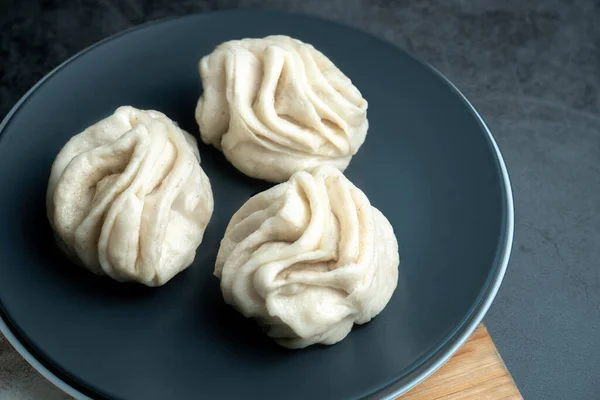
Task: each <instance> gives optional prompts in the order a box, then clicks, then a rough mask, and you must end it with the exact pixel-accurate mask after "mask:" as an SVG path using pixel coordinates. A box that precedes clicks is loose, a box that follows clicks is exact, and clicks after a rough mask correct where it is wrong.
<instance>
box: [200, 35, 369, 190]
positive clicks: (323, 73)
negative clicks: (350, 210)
mask: <svg viewBox="0 0 600 400" xmlns="http://www.w3.org/2000/svg"><path fill="white" fill-rule="evenodd" d="M199 67H200V76H201V78H202V85H203V87H204V93H203V95H202V97H200V100H199V101H198V105H197V108H196V120H197V122H198V125H199V126H200V135H201V138H202V140H203V141H204V142H205V143H208V144H212V145H213V146H215V147H216V148H218V149H221V150H222V151H223V153H224V154H225V156H226V157H227V159H228V160H229V161H230V162H231V163H232V164H233V165H234V166H235V167H236V168H237V169H239V170H240V171H242V172H243V173H244V174H246V175H248V176H251V177H254V178H259V179H265V180H268V181H273V182H282V181H285V180H287V179H288V178H289V177H290V176H291V175H292V174H293V173H294V172H296V171H306V170H310V169H312V168H314V167H316V166H319V165H332V166H335V167H336V168H338V169H340V170H341V171H343V170H344V169H345V168H346V167H347V166H348V163H349V162H350V159H351V158H352V156H353V155H354V154H356V152H357V151H358V148H359V147H360V146H361V145H362V143H363V142H364V140H365V136H366V134H367V129H368V125H369V124H368V121H367V101H366V100H365V99H364V98H363V97H362V96H361V94H360V92H359V91H358V89H357V88H356V87H355V86H354V85H353V84H352V82H351V81H350V79H349V78H347V77H346V76H345V75H344V74H343V73H342V72H341V71H340V70H339V69H338V68H337V67H336V66H335V65H334V64H333V63H332V62H331V61H330V60H329V59H328V58H327V57H325V56H324V55H323V54H322V53H321V52H319V51H318V50H316V49H315V48H314V47H313V46H311V45H309V44H306V43H303V42H301V41H299V40H296V39H292V38H290V37H287V36H268V37H266V38H264V39H243V40H233V41H230V42H226V43H223V44H221V45H220V46H218V47H217V48H216V49H215V51H213V52H212V53H211V54H209V55H208V56H205V57H203V58H202V60H201V61H200V66H199Z"/></svg>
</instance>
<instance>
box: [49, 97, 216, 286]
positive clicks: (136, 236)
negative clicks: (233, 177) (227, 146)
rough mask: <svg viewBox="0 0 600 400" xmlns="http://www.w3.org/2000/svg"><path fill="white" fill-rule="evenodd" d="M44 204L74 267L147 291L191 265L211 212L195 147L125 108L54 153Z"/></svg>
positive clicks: (161, 118)
mask: <svg viewBox="0 0 600 400" xmlns="http://www.w3.org/2000/svg"><path fill="white" fill-rule="evenodd" d="M46 204H47V211H48V219H49V220H50V224H51V225H52V227H53V228H54V231H55V233H56V237H57V242H58V243H59V245H60V247H61V249H62V250H63V251H64V252H66V253H67V255H69V256H70V257H71V258H72V259H73V260H75V261H76V262H78V263H79V264H81V265H83V266H85V267H86V268H88V269H89V270H91V271H92V272H94V273H96V274H100V275H108V276H110V277H111V278H113V279H116V280H118V281H137V282H140V283H143V284H145V285H148V286H160V285H163V284H165V283H166V282H167V281H169V280H170V279H171V278H173V277H174V276H175V275H176V274H178V273H179V272H181V271H182V270H184V269H185V268H187V267H188V266H189V265H190V264H191V263H192V261H193V260H194V257H195V253H196V248H197V247H198V246H199V245H200V243H201V242H202V236H203V234H204V230H205V228H206V226H207V224H208V222H209V220H210V217H211V215H212V212H213V196H212V190H211V186H210V182H209V180H208V177H207V176H206V174H205V173H204V171H203V170H202V168H201V167H200V155H199V153H198V148H197V143H196V140H195V139H194V138H193V137H192V136H191V135H190V134H189V133H187V132H185V131H183V130H182V129H180V128H179V127H178V126H177V125H175V123H174V122H173V121H171V120H170V119H169V118H167V116H165V115H164V114H162V113H160V112H157V111H143V110H138V109H135V108H133V107H129V106H124V107H120V108H118V109H117V110H116V111H115V112H114V114H112V115H111V116H109V117H108V118H106V119H104V120H102V121H100V122H98V123H96V124H94V125H92V126H90V127H89V128H87V129H86V130H84V131H83V132H81V133H79V134H78V135H75V136H74V137H72V138H71V140H69V142H67V144H66V145H65V146H64V147H63V148H62V149H61V151H60V152H59V154H58V156H57V157H56V160H55V161H54V164H53V165H52V172H51V175H50V181H49V183H48V191H47V198H46Z"/></svg>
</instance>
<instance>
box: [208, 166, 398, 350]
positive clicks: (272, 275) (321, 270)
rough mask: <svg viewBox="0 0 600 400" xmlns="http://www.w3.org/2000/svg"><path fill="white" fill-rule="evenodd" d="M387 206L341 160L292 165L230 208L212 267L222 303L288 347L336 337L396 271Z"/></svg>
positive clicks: (373, 303)
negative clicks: (305, 167)
mask: <svg viewBox="0 0 600 400" xmlns="http://www.w3.org/2000/svg"><path fill="white" fill-rule="evenodd" d="M399 262H400V260H399V255H398V243H397V241H396V237H395V236H394V231H393V229H392V226H391V225H390V223H389V222H388V220H387V219H386V218H385V216H384V215H383V214H382V213H381V212H380V211H379V210H377V209H376V208H375V207H373V206H371V204H370V203H369V200H368V199H367V197H366V196H365V194H364V193H363V192H362V191H361V190H359V189H358V188H356V187H355V186H354V185H353V184H352V183H351V182H350V181H349V180H348V179H347V178H346V177H345V176H344V175H343V174H342V173H341V172H340V171H339V170H337V169H336V168H333V167H329V166H323V167H319V168H317V169H316V170H314V171H313V172H312V173H308V172H298V173H296V174H294V175H293V176H292V177H291V179H290V180H289V181H288V182H285V183H281V184H279V185H277V186H275V187H273V188H271V189H269V190H267V191H265V192H262V193H259V194H258V195H256V196H254V197H252V198H251V199H250V200H248V201H247V202H246V203H245V204H244V205H243V206H242V207H241V208H240V209H239V210H238V211H237V212H236V213H235V214H234V216H233V217H232V218H231V221H230V222H229V225H228V227H227V230H226V232H225V236H224V238H223V240H222V241H221V248H220V249H219V253H218V256H217V262H216V266H215V275H216V276H217V277H219V278H220V279H221V290H222V292H223V297H224V299H225V301H226V302H227V303H228V304H231V305H233V306H234V307H235V308H236V309H238V310H239V311H240V312H241V313H242V314H244V316H246V317H253V318H256V319H257V320H258V321H259V323H260V324H261V325H263V326H264V328H265V330H266V332H267V334H268V335H269V336H271V337H273V338H274V339H275V340H276V341H277V342H278V343H279V344H280V345H282V346H285V347H289V348H301V347H306V346H309V345H311V344H314V343H324V344H333V343H336V342H339V341H340V340H342V339H343V338H344V337H346V335H347V334H348V333H349V332H350V330H351V329H352V326H353V324H354V323H357V324H364V323H366V322H368V321H369V320H371V318H373V317H374V316H376V315H377V314H379V312H381V310H383V308H384V307H385V305H386V304H387V303H388V301H389V300H390V298H391V296H392V293H393V292H394V290H395V288H396V284H397V281H398V264H399Z"/></svg>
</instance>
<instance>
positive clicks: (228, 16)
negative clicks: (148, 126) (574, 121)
mask: <svg viewBox="0 0 600 400" xmlns="http://www.w3.org/2000/svg"><path fill="white" fill-rule="evenodd" d="M269 34H286V35H290V36H293V37H296V38H298V39H301V40H303V41H306V42H308V43H311V44H313V45H315V47H316V48H317V49H319V50H321V51H322V52H324V53H325V54H326V55H327V56H329V57H330V58H331V60H332V61H333V62H334V63H336V64H337V65H338V66H339V67H340V69H341V70H342V71H343V72H344V73H345V74H347V75H348V76H349V77H350V78H351V79H352V80H353V82H354V83H355V84H356V86H357V87H358V88H359V89H360V90H361V92H362V93H363V95H364V97H365V98H366V99H367V100H368V101H369V110H368V118H369V122H370V129H369V133H368V135H367V140H366V142H365V144H364V145H363V146H362V148H361V149H360V151H359V152H358V154H357V155H356V156H355V157H354V158H353V160H352V162H351V164H350V167H349V168H348V169H347V171H346V174H347V176H348V177H349V178H350V179H351V180H352V181H353V182H354V183H355V184H356V185H357V186H358V187H359V188H361V189H362V190H363V191H364V192H365V193H366V194H367V195H368V197H369V199H370V200H371V202H372V204H373V205H375V206H376V207H377V208H379V209H380V210H381V211H382V212H383V213H384V214H385V215H386V216H387V217H388V219H389V220H390V222H391V223H392V225H393V226H394V230H395V232H396V235H397V238H398V243H399V248H400V258H401V263H400V278H399V283H398V288H397V290H396V292H395V294H394V296H393V298H392V300H391V301H390V303H389V304H388V306H387V308H386V309H385V310H384V311H383V312H382V313H381V314H380V315H379V316H378V317H377V318H375V319H374V320H373V321H372V322H370V323H368V324H367V325H365V326H362V327H355V329H354V330H353V332H352V333H351V334H350V335H349V336H348V337H347V338H346V339H345V340H344V341H342V342H340V343H339V344H337V345H335V346H330V347H319V346H313V347H311V348H308V349H305V350H301V351H289V350H285V349H282V348H279V347H278V346H276V345H275V344H273V343H272V342H271V341H270V340H269V339H268V338H266V337H264V336H263V335H262V333H261V332H260V330H259V329H258V327H256V326H255V324H254V323H253V322H252V321H249V320H245V319H244V318H242V317H241V316H239V315H238V314H237V313H236V312H235V311H233V310H232V309H231V308H230V307H228V306H226V305H225V304H224V303H223V301H222V297H221V294H220V290H219V282H218V280H217V279H216V278H214V277H213V276H212V271H213V266H214V261H215V257H216V253H217V249H218V246H219V242H220V239H221V237H222V236H223V233H224V230H225V227H226V225H227V223H228V221H229V219H230V217H231V216H232V214H233V213H234V212H235V211H236V210H237V209H238V208H239V207H240V206H241V205H242V204H243V203H244V202H245V201H246V200H247V199H248V198H249V197H250V196H251V195H253V194H255V193H256V192H258V191H261V190H264V189H266V188H267V187H269V186H270V185H269V184H267V183H264V182H260V181H256V180H253V179H249V178H247V177H245V176H244V175H242V174H241V173H239V172H237V171H236V170H235V169H234V168H233V167H231V166H230V165H229V164H228V162H227V161H226V160H225V159H224V157H223V156H222V155H221V154H220V153H219V152H218V151H216V150H214V149H213V148H211V147H209V146H206V145H204V144H200V153H201V157H202V167H203V168H204V170H205V171H206V173H207V174H208V176H209V177H210V179H211V183H212V187H213V191H214V196H215V212H214V215H213V218H212V220H211V222H210V225H209V227H208V229H207V231H206V234H205V239H204V242H203V243H202V245H201V246H200V248H199V249H198V252H197V256H196V259H195V261H194V263H193V265H192V266H191V267H190V268H189V269H188V270H186V271H185V272H183V273H181V274H180V275H179V276H177V277H176V278H174V279H173V280H172V281H171V282H169V283H168V284H167V285H166V286H164V287H162V288H158V289H150V288H145V287H141V286H139V285H134V284H119V283H116V282H113V281H111V280H109V279H106V278H99V277H96V276H93V275H92V274H90V273H88V272H86V271H84V270H82V269H79V268H77V267H74V266H72V265H71V264H70V263H69V262H68V261H67V259H66V258H65V257H64V256H63V255H62V254H61V252H60V251H59V250H58V248H57V247H56V245H55V243H54V240H53V237H52V231H51V229H50V227H49V224H48V222H47V219H46V212H45V190H46V185H47V179H48V176H49V173H50V167H51V164H52V161H53V160H54V157H55V156H56V154H57V153H58V151H59V150H60V148H61V147H62V146H63V144H64V143H65V142H66V141H67V140H68V139H69V138H70V137H71V136H72V135H74V134H76V133H78V132H80V131H81V130H83V129H84V128H85V127H86V126H88V125H90V124H92V123H94V122H96V121H98V120H99V119H101V118H103V117H105V116H107V115H109V114H110V113H112V112H113V111H114V109H115V108H117V107H118V106H120V105H125V104H128V105H133V106H135V107H139V108H152V109H157V110H160V111H162V112H164V113H166V114H167V115H168V116H169V117H171V118H172V119H174V120H176V121H178V122H179V124H180V125H181V126H182V127H183V128H184V129H186V130H187V131H189V132H192V133H195V134H197V133H198V128H197V125H196V123H195V121H194V108H195V106H196V102H197V100H198V96H199V95H200V93H201V90H202V88H201V83H200V78H199V75H198V70H197V63H198V60H199V59H200V58H201V57H202V56H203V55H206V54H208V53H210V52H211V51H212V50H213V49H214V47H215V46H216V45H218V44H219V43H221V42H223V41H226V40H231V39H239V38H243V37H262V36H266V35H269ZM0 129H1V135H2V136H1V138H0V187H1V188H2V196H0V221H2V223H1V224H0V310H1V311H2V321H1V322H2V323H1V324H0V326H1V327H2V330H3V332H4V333H5V334H6V335H7V337H9V339H11V341H12V342H13V344H14V345H15V347H17V349H18V350H19V351H20V352H21V353H22V354H24V355H25V356H26V358H27V359H28V361H30V362H31V363H32V364H33V365H34V366H36V368H38V369H39V370H40V371H41V372H42V373H44V374H45V376H47V377H48V378H50V379H51V380H52V381H54V382H55V383H57V384H58V385H59V386H61V387H62V388H64V389H66V390H69V391H70V392H71V393H72V394H75V395H76V396H79V397H83V396H90V397H94V398H115V399H128V400H129V399H144V400H152V399H166V398H198V397H202V398H214V397H217V396H219V397H220V398H287V399H312V398H328V399H348V398H361V397H370V396H377V397H381V396H391V395H392V394H399V393H401V392H403V391H405V390H407V389H409V388H410V387H412V386H413V385H414V384H416V383H418V382H419V381H420V380H422V379H424V378H425V377H426V376H427V375H428V374H430V373H432V372H433V371H434V370H435V369H436V368H437V367H439V365H440V364H441V363H442V362H443V361H445V360H446V359H447V358H448V357H449V356H450V355H451V354H452V353H453V352H454V351H455V350H456V349H457V348H458V346H459V345H460V344H461V343H462V342H463V341H464V340H465V339H466V338H467V336H468V335H469V334H470V333H471V332H472V331H473V330H474V329H475V327H476V325H477V324H478V322H480V320H481V319H482V318H483V314H484V313H485V311H486V310H487V308H488V307H489V305H490V303H491V301H492V299H493V297H494V295H495V293H496V291H497V289H498V286H499V284H500V281H501V280H502V276H503V274H504V271H505V269H506V265H507V262H508V255H509V253H510V246H511V243H512V229H513V208H512V207H513V206H512V195H511V192H510V184H509V181H508V175H507V174H506V169H505V166H504V163H503V161H502V159H501V156H500V153H499V152H498V149H497V146H496V144H495V142H494V140H493V138H492V136H491V134H490V133H489V131H488V130H487V128H486V127H485V125H484V124H483V121H482V120H481V118H480V117H479V116H478V114H477V113H476V111H475V110H474V109H473V108H472V106H471V105H470V104H469V103H468V102H467V101H466V99H464V97H463V96H462V95H461V94H460V93H459V92H458V91H457V90H456V89H455V88H454V87H453V86H452V85H451V84H450V83H449V82H447V81H446V80H445V79H444V78H443V77H441V76H440V75H439V74H438V73H437V72H436V71H434V70H433V69H432V68H430V67H428V66H426V65H425V64H423V63H421V62H419V61H418V60H416V59H414V58H413V57H412V56H410V55H408V54H406V53H405V52H403V51H401V50H399V49H398V48H396V47H394V46H393V45H391V44H388V43H386V42H384V41H381V40H379V39H377V38H374V37H372V36H369V35H367V34H365V33H362V32H360V31H357V30H354V29H351V28H348V27H344V26H340V25H337V24H333V23H330V22H326V21H323V20H318V19H314V18H310V17H306V16H300V15H294V14H284V13H277V12H266V11H241V10H238V11H228V12H219V13H214V14H199V15H191V16H188V17H184V18H179V19H171V20H166V21H161V22H157V23H152V24H148V25H144V26H141V27H138V28H135V29H133V30H130V31H127V32H125V33H123V34H119V35H117V36H115V37H113V38H110V39H108V40H105V41H103V42H101V43H100V44H98V45H95V46H93V47H92V48H90V49H88V50H86V51H84V52H82V53H81V54H79V55H77V56H75V57H74V58H73V59H71V60H69V61H68V62H66V63H65V64H63V65H62V66H61V67H60V68H58V69H57V70H55V71H54V72H53V73H51V74H50V75H49V76H48V77H46V78H45V79H44V80H42V81H41V82H40V83H39V84H38V85H36V86H35V87H34V88H33V89H32V90H31V91H30V92H29V93H28V94H27V95H26V96H25V97H24V98H23V100H22V101H21V102H20V103H19V104H18V105H17V106H16V107H15V108H14V109H13V111H11V113H10V114H9V115H8V116H7V118H6V119H5V121H4V122H3V124H2V126H1V127H0Z"/></svg>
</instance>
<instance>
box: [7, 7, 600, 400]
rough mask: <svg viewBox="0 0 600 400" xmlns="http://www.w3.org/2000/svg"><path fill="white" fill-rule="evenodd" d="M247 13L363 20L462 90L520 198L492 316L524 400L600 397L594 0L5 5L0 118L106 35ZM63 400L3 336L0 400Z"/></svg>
mask: <svg viewBox="0 0 600 400" xmlns="http://www.w3.org/2000/svg"><path fill="white" fill-rule="evenodd" d="M142 3H144V4H142ZM245 6H264V7H269V8H275V9H286V10H298V11H302V12H306V13H310V14H315V15H320V16H323V17H326V18H330V19H334V20H338V21H341V22H345V23H347V24H350V25H353V26H356V27H358V28H361V29H363V30H366V31H368V32H371V33H374V34H376V35H378V36H381V37H383V38H386V39H387V40H389V41H392V42H394V43H396V44H397V45H399V46H401V47H404V48H406V49H409V50H411V51H412V52H414V53H416V54H417V55H419V56H420V57H421V58H423V59H425V60H426V61H429V62H430V63H432V64H433V65H434V66H435V67H437V68H438V69H439V70H440V71H441V72H442V73H444V74H445V75H447V76H448V77H449V78H450V79H451V80H452V81H454V82H455V84H456V85H457V86H458V87H459V88H461V89H462V90H463V91H464V93H465V94H466V95H467V96H468V97H469V98H470V99H471V100H472V102H473V103H474V105H475V106H476V107H477V108H478V109H479V110H480V112H481V113H482V114H483V116H484V118H485V119H486V120H487V122H488V124H489V126H490V128H491V129H492V132H493V133H494V135H495V136H496V138H497V140H498V143H499V145H500V147H501V150H502V152H503V153H504V156H505V159H506V162H507V165H508V168H509V171H510V174H511V178H512V182H513V190H514V195H515V208H516V233H515V244H514V251H513V256H512V260H511V263H510V267H509V270H508V273H507V275H506V279H505V282H504V285H503V287H502V289H501V290H500V293H499V295H498V297H497V300H496V301H495V303H494V305H493V306H492V309H491V310H490V312H489V314H488V316H487V317H486V320H485V322H486V324H487V326H488V328H489V330H490V332H491V334H492V336H493V338H494V340H495V341H496V343H497V345H498V347H499V349H500V352H501V355H502V357H503V358H504V360H505V362H506V364H507V365H508V367H509V369H510V371H511V373H512V374H513V376H514V378H515V380H516V382H517V385H518V386H519V388H520V390H521V391H522V393H523V395H524V396H525V398H526V399H530V400H535V399H569V400H593V399H600V261H599V260H600V215H599V214H600V99H599V95H598V93H599V91H600V1H585V0H580V1H558V0H554V1H552V0H546V1H523V0H520V1H514V0H501V1H497V0H474V1H468V0H464V1H459V0H451V1H434V0H414V1H394V0H371V1H367V0H363V1H359V0H348V1H342V0H338V1H322V0H314V1H313V0H311V1H304V2H302V1H284V0H279V1H276V0H266V1H252V0H239V1H236V0H216V1H190V0H180V1H173V2H172V1H169V0H154V1H146V2H142V1H138V0H128V1H117V0H112V1H111V0H104V1H102V0H79V1H71V2H64V3H63V2H59V1H49V0H46V1H41V0H40V1H19V0H9V1H2V2H0V117H3V116H4V115H5V114H6V113H7V112H8V110H9V109H10V107H12V105H13V104H14V103H16V102H17V100H18V99H19V98H20V96H21V95H23V94H24V93H25V92H26V91H27V89H29V87H31V86H32V85H33V84H34V83H35V82H36V81H37V80H38V79H40V78H41V77H42V76H43V75H44V74H45V73H47V72H49V71H50V70H51V69H52V68H53V67H55V66H56V65H57V64H59V63H60V62H61V61H63V60H64V59H66V58H67V57H69V56H71V55H72V54H74V53H76V52H77V51H79V50H81V49H83V48H85V47H86V46H88V45H90V44H92V43H94V42H95V41H97V40H100V39H102V38H104V37H106V36H108V35H111V34H113V33H115V32H118V31H121V30H123V29H125V28H128V27H130V26H132V25H136V24H139V23H142V22H144V21H147V20H154V19H157V18H161V17H165V16H171V15H180V14H185V13H189V12H195V11H206V10H211V9H219V8H227V7H245ZM63 398H65V396H64V395H62V394H61V393H60V392H59V391H58V389H55V388H54V387H53V386H52V385H51V384H50V383H47V382H45V381H44V380H43V378H42V377H41V376H39V375H38V374H37V373H36V372H35V371H33V370H32V369H31V368H30V367H28V366H27V365H26V363H25V362H24V361H23V360H22V359H21V358H20V357H19V356H18V355H16V354H15V352H14V350H12V348H10V346H9V345H8V344H7V343H6V341H5V340H4V339H0V399H49V400H54V399H63Z"/></svg>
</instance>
